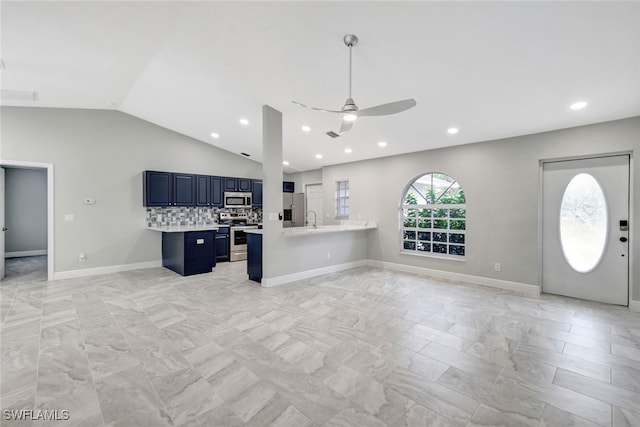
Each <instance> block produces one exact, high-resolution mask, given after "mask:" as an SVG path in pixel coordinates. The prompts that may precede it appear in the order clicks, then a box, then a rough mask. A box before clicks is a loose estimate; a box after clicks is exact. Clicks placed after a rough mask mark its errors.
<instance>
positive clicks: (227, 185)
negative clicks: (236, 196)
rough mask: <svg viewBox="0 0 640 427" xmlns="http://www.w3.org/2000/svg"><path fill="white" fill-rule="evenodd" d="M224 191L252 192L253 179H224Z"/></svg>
mask: <svg viewBox="0 0 640 427" xmlns="http://www.w3.org/2000/svg"><path fill="white" fill-rule="evenodd" d="M224 191H243V192H250V191H251V179H250V178H229V177H227V178H225V179H224Z"/></svg>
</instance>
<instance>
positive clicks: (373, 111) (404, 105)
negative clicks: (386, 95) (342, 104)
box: [358, 99, 417, 117]
mask: <svg viewBox="0 0 640 427" xmlns="http://www.w3.org/2000/svg"><path fill="white" fill-rule="evenodd" d="M416 104H417V103H416V100H415V99H403V100H402V101H396V102H390V103H388V104H382V105H376V106H375V107H369V108H365V109H364V110H360V111H358V117H366V116H386V115H388V114H396V113H401V112H403V111H405V110H408V109H409V108H412V107H415V106H416Z"/></svg>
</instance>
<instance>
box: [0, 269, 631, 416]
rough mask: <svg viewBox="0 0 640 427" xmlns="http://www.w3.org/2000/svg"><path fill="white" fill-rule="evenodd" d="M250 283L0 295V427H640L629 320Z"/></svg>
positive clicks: (35, 287) (86, 287) (422, 289)
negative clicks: (54, 415) (45, 416)
mask: <svg viewBox="0 0 640 427" xmlns="http://www.w3.org/2000/svg"><path fill="white" fill-rule="evenodd" d="M244 269H245V264H244V263H242V262H239V263H232V264H229V263H224V264H219V265H218V267H216V269H215V271H214V272H213V273H211V274H204V275H197V276H191V277H187V278H184V277H180V276H178V275H176V274H174V273H173V272H171V271H169V270H166V269H162V268H157V269H149V270H140V271H133V272H128V273H118V274H109V275H102V276H94V277H89V278H80V279H72V280H62V281H56V282H45V281H44V280H43V278H42V277H36V278H32V279H28V280H16V279H11V278H9V279H8V280H6V281H3V282H1V283H0V296H1V300H0V308H1V312H0V313H1V317H2V319H1V320H2V335H1V338H2V342H1V356H2V366H1V367H2V371H1V373H0V375H1V381H2V384H1V386H2V387H1V398H2V401H1V406H2V409H3V413H2V420H0V423H1V424H2V425H3V426H5V425H6V426H13V425H20V426H23V425H33V426H34V427H35V426H41V425H42V426H49V425H60V426H103V425H104V426H171V425H175V426H236V425H249V426H263V425H272V426H294V427H297V426H385V425H386V426H449V425H451V426H509V427H511V426H554V427H557V426H596V425H599V426H640V316H639V315H638V314H637V313H631V312H629V311H628V310H627V309H626V308H620V307H612V306H606V305H602V304H596V303H590V302H584V301H578V300H573V299H569V298H561V297H555V296H549V295H543V296H541V297H539V298H537V297H530V296H523V295H519V294H516V293H512V292H508V291H502V290H496V289H491V288H483V287H478V286H468V285H463V284H454V283H446V282H442V281H437V280H433V279H431V278H428V277H420V276H415V275H410V274H401V273H396V272H390V271H384V270H380V269H369V268H360V269H354V270H349V271H346V272H342V273H336V274H331V275H327V276H322V277H318V278H315V279H312V280H306V281H301V282H298V283H296V284H291V285H286V286H280V287H276V288H270V289H263V288H260V287H259V286H258V285H256V284H255V283H253V282H249V281H247V280H246V274H245V271H244ZM11 409H13V410H18V409H35V410H38V409H48V410H59V411H61V410H67V411H69V416H70V420H68V421H64V422H63V421H59V422H46V421H42V420H40V421H35V422H33V423H31V422H16V421H7V420H6V419H5V417H6V414H7V413H6V412H5V410H11Z"/></svg>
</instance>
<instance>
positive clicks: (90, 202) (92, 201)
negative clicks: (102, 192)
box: [84, 199, 96, 205]
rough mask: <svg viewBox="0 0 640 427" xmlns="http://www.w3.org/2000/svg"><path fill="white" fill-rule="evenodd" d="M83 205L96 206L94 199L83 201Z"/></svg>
mask: <svg viewBox="0 0 640 427" xmlns="http://www.w3.org/2000/svg"><path fill="white" fill-rule="evenodd" d="M84 204H85V205H95V204H96V199H84Z"/></svg>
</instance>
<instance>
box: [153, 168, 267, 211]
mask: <svg viewBox="0 0 640 427" xmlns="http://www.w3.org/2000/svg"><path fill="white" fill-rule="evenodd" d="M253 182H256V183H259V184H257V185H258V186H259V189H258V190H257V191H256V192H254V194H253V199H254V205H256V206H262V180H255V181H254V180H252V179H250V178H227V177H223V176H210V175H194V174H188V173H175V172H159V171H144V172H143V174H142V184H143V185H142V192H143V205H144V206H211V207H218V208H221V207H223V205H224V192H225V191H242V192H246V193H251V192H252V191H253Z"/></svg>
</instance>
